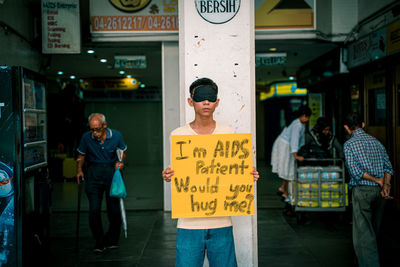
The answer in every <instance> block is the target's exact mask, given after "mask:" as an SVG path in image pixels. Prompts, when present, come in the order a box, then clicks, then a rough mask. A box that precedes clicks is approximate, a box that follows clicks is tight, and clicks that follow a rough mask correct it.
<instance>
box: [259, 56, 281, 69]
mask: <svg viewBox="0 0 400 267" xmlns="http://www.w3.org/2000/svg"><path fill="white" fill-rule="evenodd" d="M286 62H287V54H286V53H260V54H256V67H259V66H277V65H286Z"/></svg>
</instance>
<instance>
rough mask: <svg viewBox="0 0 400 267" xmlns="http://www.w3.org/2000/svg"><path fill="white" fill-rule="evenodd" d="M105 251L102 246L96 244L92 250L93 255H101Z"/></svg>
mask: <svg viewBox="0 0 400 267" xmlns="http://www.w3.org/2000/svg"><path fill="white" fill-rule="evenodd" d="M105 250H106V248H105V247H104V246H103V245H102V244H99V243H96V245H95V246H94V248H93V253H94V254H102V253H103V252H104V251H105Z"/></svg>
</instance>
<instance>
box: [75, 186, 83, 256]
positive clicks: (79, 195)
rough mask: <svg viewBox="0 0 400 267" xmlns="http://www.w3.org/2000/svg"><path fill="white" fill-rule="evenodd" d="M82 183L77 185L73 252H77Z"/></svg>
mask: <svg viewBox="0 0 400 267" xmlns="http://www.w3.org/2000/svg"><path fill="white" fill-rule="evenodd" d="M82 182H83V181H80V183H79V184H78V210H77V214H76V240H75V252H77V253H78V252H79V219H80V215H81V195H82Z"/></svg>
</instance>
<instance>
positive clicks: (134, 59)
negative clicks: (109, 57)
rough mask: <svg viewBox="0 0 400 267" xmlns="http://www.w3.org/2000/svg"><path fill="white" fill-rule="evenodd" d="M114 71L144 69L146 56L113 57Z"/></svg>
mask: <svg viewBox="0 0 400 267" xmlns="http://www.w3.org/2000/svg"><path fill="white" fill-rule="evenodd" d="M114 68H115V69H145V68H147V61H146V56H114Z"/></svg>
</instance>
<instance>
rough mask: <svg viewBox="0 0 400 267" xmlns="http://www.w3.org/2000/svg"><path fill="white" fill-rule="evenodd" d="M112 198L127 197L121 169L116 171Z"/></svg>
mask: <svg viewBox="0 0 400 267" xmlns="http://www.w3.org/2000/svg"><path fill="white" fill-rule="evenodd" d="M110 196H111V197H116V198H125V197H126V188H125V184H124V180H122V175H121V172H120V170H119V168H118V169H117V170H116V171H115V173H114V176H113V179H112V182H111V188H110Z"/></svg>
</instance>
